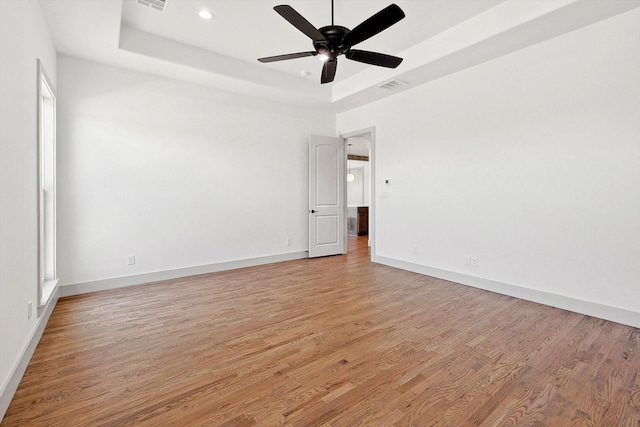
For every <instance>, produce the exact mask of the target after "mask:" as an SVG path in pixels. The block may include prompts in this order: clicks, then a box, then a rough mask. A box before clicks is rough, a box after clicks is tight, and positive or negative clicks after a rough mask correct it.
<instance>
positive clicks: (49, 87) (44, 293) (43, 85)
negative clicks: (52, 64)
mask: <svg viewBox="0 0 640 427" xmlns="http://www.w3.org/2000/svg"><path fill="white" fill-rule="evenodd" d="M37 66H38V84H37V88H38V90H37V92H38V105H37V112H38V186H37V194H38V198H37V212H38V257H37V258H38V316H40V314H41V313H42V312H44V310H45V307H46V305H47V303H48V299H49V297H50V296H51V295H53V292H54V290H55V285H56V283H57V281H58V275H57V272H56V238H57V236H56V234H57V233H56V227H57V225H56V132H57V128H56V120H57V119H56V109H57V96H56V92H55V89H54V87H53V84H52V83H51V80H50V79H49V76H48V75H47V73H46V71H45V69H44V66H43V64H42V62H41V61H40V59H37ZM45 91H46V93H47V94H48V95H50V97H51V102H52V107H51V108H52V117H51V120H52V122H51V126H52V130H51V132H52V135H51V137H52V139H53V142H52V148H51V158H48V162H47V164H48V165H49V166H50V167H51V168H52V172H51V173H52V180H51V183H50V184H51V195H50V197H51V198H52V200H51V211H52V212H51V218H49V217H48V216H47V215H45V207H44V203H43V201H44V196H45V191H44V189H43V188H42V182H43V170H44V168H45V159H44V154H43V153H44V151H45V148H44V144H45V142H44V139H45V138H44V129H43V118H44V117H45V112H44V110H43V98H45ZM47 218H49V219H50V220H51V227H52V230H51V233H52V234H51V239H52V243H51V244H52V248H53V249H52V251H51V252H52V253H49V251H47V250H46V249H45V248H44V246H45V242H44V237H43V233H44V229H45V225H44V221H45V219H47ZM48 257H50V258H51V260H50V262H51V264H52V265H51V267H52V270H53V272H52V276H49V277H46V276H47V272H46V271H45V268H44V267H43V266H44V264H45V263H46V264H47V265H48V262H47V261H45V258H48ZM52 283H53V285H52Z"/></svg>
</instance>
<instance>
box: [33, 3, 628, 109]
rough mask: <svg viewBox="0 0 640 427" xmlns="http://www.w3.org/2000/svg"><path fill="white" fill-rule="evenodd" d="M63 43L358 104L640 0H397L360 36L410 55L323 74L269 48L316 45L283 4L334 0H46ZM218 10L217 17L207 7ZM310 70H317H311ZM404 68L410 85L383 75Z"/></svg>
mask: <svg viewBox="0 0 640 427" xmlns="http://www.w3.org/2000/svg"><path fill="white" fill-rule="evenodd" d="M392 2H393V1H389V0H334V4H335V13H334V18H335V24H336V25H342V26H345V27H348V28H353V27H355V26H356V25H358V24H359V23H360V22H362V21H363V20H365V19H366V18H368V17H369V16H371V15H373V14H374V13H376V12H378V11H379V10H381V9H383V8H384V7H386V6H388V5H389V4H390V3H392ZM40 3H41V5H42V8H43V11H44V13H45V18H46V20H47V22H48V24H49V29H50V31H51V33H52V37H53V40H54V44H55V46H56V49H57V50H58V52H59V53H62V54H66V55H71V56H76V57H80V58H85V59H89V60H94V61H98V62H101V63H105V64H109V65H115V66H119V67H124V68H129V69H134V70H138V71H143V72H147V73H151V74H156V75H161V76H166V77H171V78H177V79H180V80H184V81H188V82H194V83H198V84H204V85H207V86H212V87H217V88H220V89H223V90H228V91H232V92H238V93H244V94H248V95H253V96H257V97H261V98H269V99H276V100H279V101H282V102H287V103H294V104H302V105H310V106H315V107H317V108H326V109H331V110H334V111H341V110H346V109H349V108H352V107H355V106H358V105H361V104H363V103H366V102H371V101H373V100H376V99H380V98H382V97H385V96H389V95H391V94H393V93H397V92H398V91H400V90H406V89H408V88H411V87H413V86H416V85H419V84H422V83H425V82H428V81H430V80H433V79H436V78H439V77H442V76H444V75H447V74H450V73H453V72H456V71H459V70H461V69H464V68H467V67H469V66H473V65H476V64H478V63H481V62H484V61H487V60H490V59H493V58H495V57H498V56H501V55H504V54H507V53H509V52H513V51H515V50H518V49H522V48H525V47H527V46H530V45H532V44H535V43H538V42H541V41H544V40H547V39H549V38H552V37H555V36H558V35H561V34H563V33H566V32H568V31H572V30H574V29H577V28H580V27H581V26H584V25H589V24H591V23H594V22H597V21H599V20H602V19H606V18H608V17H610V16H613V15H616V14H618V13H622V12H624V11H626V10H630V9H633V8H636V7H640V0H395V3H396V4H398V5H399V6H400V7H401V8H402V9H403V10H404V12H405V14H406V18H405V19H403V20H401V21H400V22H398V23H397V24H396V25H394V26H392V27H390V28H389V29H387V30H385V31H383V32H382V33H380V34H378V35H376V36H374V37H372V38H371V39H369V40H366V41H365V42H363V43H361V44H359V45H358V48H359V49H365V50H373V51H378V52H383V53H387V54H391V55H395V56H400V57H403V58H404V61H403V63H402V64H401V65H400V66H399V67H398V68H396V69H387V68H380V67H373V66H369V65H366V64H362V63H358V62H355V61H350V60H348V59H346V58H344V57H343V56H342V57H340V58H339V63H338V72H337V75H336V79H335V81H334V82H333V83H331V84H326V85H320V83H319V79H320V70H321V66H322V64H321V63H320V62H319V61H318V60H317V58H315V57H306V58H299V59H295V60H290V61H282V62H277V63H270V64H262V63H259V62H258V61H257V58H258V57H264V56H272V55H278V54H285V53H291V52H300V51H306V50H312V44H311V41H310V40H309V39H308V38H307V37H306V36H305V35H304V34H302V33H301V32H299V31H298V30H297V29H296V28H294V27H293V26H292V25H291V24H289V23H288V22H287V21H285V20H284V19H283V18H282V17H281V16H279V15H278V14H277V13H276V12H275V11H274V10H273V6H275V5H278V4H289V5H291V6H292V7H293V8H294V9H296V10H297V11H298V12H299V13H300V14H302V15H303V16H304V17H305V18H306V19H307V20H309V21H310V22H311V23H312V24H313V25H315V26H316V27H322V26H325V25H329V24H331V1H330V0H166V7H165V10H164V11H162V12H161V11H157V10H154V9H152V8H149V7H147V6H143V5H140V4H138V3H137V2H136V0H92V1H87V0H40ZM202 9H206V10H209V11H210V12H211V13H212V14H213V15H214V17H213V19H211V20H203V19H202V18H200V17H199V16H198V12H199V11H200V10H202ZM301 71H306V72H308V73H309V74H308V75H307V76H301V75H300V72H301ZM392 79H397V80H401V81H405V82H407V83H409V84H408V85H404V86H399V88H397V89H395V90H393V89H385V88H381V87H380V86H381V85H383V84H384V83H387V82H389V81H390V80H392Z"/></svg>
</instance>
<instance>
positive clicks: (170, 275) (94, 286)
mask: <svg viewBox="0 0 640 427" xmlns="http://www.w3.org/2000/svg"><path fill="white" fill-rule="evenodd" d="M308 256H309V254H308V252H307V251H300V252H289V253H284V254H278V255H269V256H263V257H258V258H249V259H241V260H236V261H227V262H220V263H216V264H207V265H197V266H194V267H185V268H177V269H174V270H165V271H156V272H152V273H143V274H136V275H132V276H123V277H113V278H109V279H100V280H92V281H89V282H81V283H71V284H68V285H64V284H62V285H60V286H59V289H60V291H59V295H60V297H68V296H72V295H80V294H86V293H89V292H96V291H104V290H107V289H116V288H122V287H125V286H132V285H141V284H144V283H149V282H158V281H160V280H169V279H177V278H180V277H188V276H196V275H198V274H207V273H215V272H217V271H225V270H234V269H237V268H244V267H253V266H256V265H262V264H271V263H274V262H282V261H291V260H294V259H301V258H307V257H308Z"/></svg>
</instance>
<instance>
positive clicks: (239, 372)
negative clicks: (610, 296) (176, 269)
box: [2, 237, 640, 427]
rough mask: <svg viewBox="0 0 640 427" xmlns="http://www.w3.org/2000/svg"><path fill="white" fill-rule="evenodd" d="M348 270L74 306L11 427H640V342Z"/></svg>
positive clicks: (393, 274)
mask: <svg viewBox="0 0 640 427" xmlns="http://www.w3.org/2000/svg"><path fill="white" fill-rule="evenodd" d="M366 239H367V237H363V238H355V237H354V238H350V239H349V246H350V248H349V250H350V252H349V254H348V255H343V256H336V257H327V258H320V259H313V260H295V261H289V262H284V263H278V264H270V265H264V266H258V267H250V268H244V269H239V270H234V271H224V272H219V273H213V274H206V275H201V276H193V277H188V278H181V279H175V280H169V281H163V282H155V283H149V284H146V285H140V286H134V287H130V288H122V289H116V290H110V291H103V292H96V293H93V294H85V295H78V296H74V297H68V298H62V299H60V301H59V302H58V305H57V306H56V308H55V310H54V312H53V314H52V316H51V319H50V321H49V324H48V325H47V328H46V330H45V332H44V334H43V337H42V339H41V341H40V343H39V345H38V348H37V349H36V351H35V353H34V356H33V358H32V360H31V363H30V364H29V366H28V368H27V370H26V372H25V375H24V377H23V379H22V382H21V384H20V386H19V388H18V391H17V392H16V394H15V397H14V399H13V401H12V402H11V405H10V407H9V410H8V411H7V414H6V416H5V418H4V419H3V420H2V426H68V425H73V426H120V425H135V426H154V427H156V426H165V425H180V426H191V425H196V426H198V425H207V426H324V427H340V426H356V425H362V426H413V425H415V426H431V425H443V426H447V425H448V426H515V425H518V426H520V425H521V426H536V427H541V426H548V427H551V426H552V427H557V426H560V427H562V426H598V427H600V426H607V427H609V426H633V427H638V426H640V330H638V328H632V327H630V326H625V325H620V324H616V323H613V322H608V321H604V320H601V319H596V318H592V317H589V316H584V315H580V314H577V313H571V312H567V311H564V310H559V309H556V308H552V307H548V306H544V305H540V304H535V303H531V302H527V301H522V300H518V299H516V298H512V297H508V296H505V295H499V294H495V293H492V292H487V291H483V290H480V289H475V288H471V287H467V286H462V285H458V284H455V283H451V282H447V281H444V280H439V279H435V278H431V277H426V276H421V275H418V274H414V273H410V272H407V271H402V270H398V269H394V268H390V267H386V266H382V265H378V264H372V263H370V262H369V253H368V248H367V247H366V241H367V240H366Z"/></svg>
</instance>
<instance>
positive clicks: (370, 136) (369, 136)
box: [339, 126, 376, 258]
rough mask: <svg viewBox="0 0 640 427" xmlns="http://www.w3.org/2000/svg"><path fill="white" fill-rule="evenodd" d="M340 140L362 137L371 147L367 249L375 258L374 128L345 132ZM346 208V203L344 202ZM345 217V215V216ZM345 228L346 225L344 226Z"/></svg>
mask: <svg viewBox="0 0 640 427" xmlns="http://www.w3.org/2000/svg"><path fill="white" fill-rule="evenodd" d="M339 137H340V138H344V139H345V140H347V139H348V138H355V137H362V138H364V139H366V140H368V141H369V142H370V143H371V147H369V174H370V176H369V182H370V183H371V195H370V197H369V247H371V252H370V254H371V257H372V258H373V257H374V256H375V253H376V252H375V242H376V239H375V232H376V226H375V224H376V220H375V219H376V179H375V176H376V175H375V171H376V167H375V165H376V162H375V159H376V157H375V152H376V151H375V146H376V128H375V126H371V127H368V128H364V129H359V130H355V131H352V132H345V133H342V134H340V136H339ZM346 156H347V154H346V150H345V159H346ZM344 185H345V198H346V186H347V182H346V179H345V183H344ZM345 206H346V202H345ZM345 217H346V214H345ZM345 226H346V225H345Z"/></svg>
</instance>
